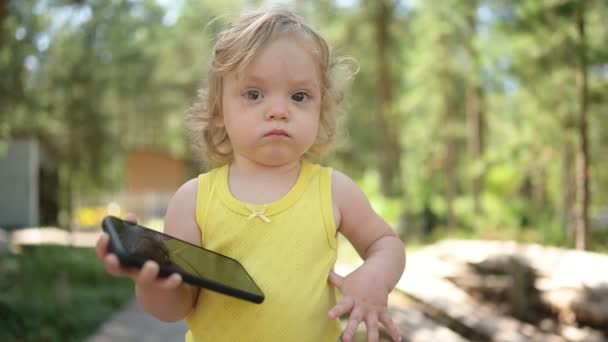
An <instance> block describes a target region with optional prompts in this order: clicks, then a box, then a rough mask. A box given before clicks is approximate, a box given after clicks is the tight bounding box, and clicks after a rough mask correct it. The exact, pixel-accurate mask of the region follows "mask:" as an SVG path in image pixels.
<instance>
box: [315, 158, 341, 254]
mask: <svg viewBox="0 0 608 342" xmlns="http://www.w3.org/2000/svg"><path fill="white" fill-rule="evenodd" d="M332 173H333V169H332V168H330V167H322V168H321V173H320V177H321V178H320V179H319V183H320V190H321V210H322V214H323V221H325V230H326V231H327V241H328V242H329V245H330V246H331V248H333V249H336V248H337V247H338V243H337V240H336V220H335V218H334V206H333V201H332V193H331V176H332Z"/></svg>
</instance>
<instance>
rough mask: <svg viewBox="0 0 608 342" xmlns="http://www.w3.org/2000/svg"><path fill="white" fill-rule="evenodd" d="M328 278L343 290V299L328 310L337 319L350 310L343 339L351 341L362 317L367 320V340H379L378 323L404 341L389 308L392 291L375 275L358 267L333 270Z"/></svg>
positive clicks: (331, 317)
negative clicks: (342, 273) (344, 272)
mask: <svg viewBox="0 0 608 342" xmlns="http://www.w3.org/2000/svg"><path fill="white" fill-rule="evenodd" d="M328 280H329V282H330V284H332V285H334V286H335V287H337V288H338V289H340V291H341V292H342V294H343V297H342V300H341V301H340V302H339V303H338V304H336V306H334V307H333V308H332V309H331V310H329V313H328V315H329V318H330V319H336V318H338V317H340V316H341V315H343V314H346V313H350V315H349V316H350V318H349V320H348V324H347V325H346V329H344V334H343V336H342V341H345V342H349V341H351V339H352V338H353V336H354V334H355V332H356V331H357V327H358V326H359V324H360V323H361V321H365V325H366V327H367V339H368V341H373V342H377V341H378V339H379V333H378V328H379V323H382V325H384V327H386V328H387V329H388V331H389V333H390V335H391V337H392V339H393V341H401V335H400V333H399V329H397V327H396V326H395V324H394V323H393V320H392V318H391V316H390V314H389V312H388V308H387V301H388V293H389V291H388V290H387V289H386V288H385V287H383V286H382V285H380V284H378V282H376V281H374V277H373V275H370V274H366V272H365V271H364V270H362V269H358V270H356V271H354V272H352V273H351V274H349V275H348V276H346V277H341V276H339V275H338V274H336V273H334V272H333V271H332V272H331V273H330V274H329V278H328Z"/></svg>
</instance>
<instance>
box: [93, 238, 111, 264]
mask: <svg viewBox="0 0 608 342" xmlns="http://www.w3.org/2000/svg"><path fill="white" fill-rule="evenodd" d="M109 238H110V237H109V236H108V234H106V233H101V235H100V236H99V239H97V243H96V244H95V253H96V254H97V259H99V260H100V261H103V259H104V257H105V256H106V254H107V253H108V241H109Z"/></svg>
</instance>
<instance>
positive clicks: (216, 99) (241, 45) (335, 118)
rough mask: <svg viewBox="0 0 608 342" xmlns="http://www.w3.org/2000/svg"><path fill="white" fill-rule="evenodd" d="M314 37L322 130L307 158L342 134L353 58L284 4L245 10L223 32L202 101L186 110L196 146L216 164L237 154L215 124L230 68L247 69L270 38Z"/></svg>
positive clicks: (200, 96)
mask: <svg viewBox="0 0 608 342" xmlns="http://www.w3.org/2000/svg"><path fill="white" fill-rule="evenodd" d="M282 35H290V36H294V37H295V38H303V39H309V40H310V41H311V42H312V43H313V46H315V49H314V51H313V52H314V53H313V54H314V56H315V57H316V58H317V60H318V66H319V73H320V80H321V93H322V96H321V113H320V114H321V115H320V122H319V131H318V133H317V137H316V140H315V142H314V143H313V145H312V146H311V147H310V148H309V150H308V151H307V152H306V155H305V157H308V158H320V157H322V156H323V155H325V154H326V153H327V152H329V150H330V149H331V147H332V146H333V145H334V142H335V141H336V139H337V138H338V137H339V136H340V135H341V134H342V133H343V131H342V127H341V125H340V124H339V122H340V120H339V118H340V117H341V116H342V114H343V112H344V106H341V105H340V104H341V103H342V102H343V101H342V99H343V97H344V95H343V94H344V93H343V91H342V90H343V88H345V86H346V84H347V82H344V81H348V80H350V79H351V78H352V76H353V75H354V74H355V73H356V71H355V70H353V69H352V65H353V64H350V63H348V61H352V59H350V58H338V59H333V57H332V56H331V51H330V48H329V46H328V44H327V42H326V41H325V39H324V38H323V37H322V36H321V35H320V34H319V33H317V32H316V31H315V30H314V29H313V28H312V27H310V26H309V25H307V24H306V23H305V22H304V20H303V19H302V17H300V16H299V15H297V14H296V13H295V12H293V11H291V10H289V9H286V8H284V7H276V6H275V7H272V8H269V9H261V10H257V11H254V12H250V13H246V14H244V15H241V16H240V17H239V18H237V19H236V20H234V21H233V22H231V23H229V24H228V25H227V26H226V27H225V28H224V29H223V30H222V31H221V32H220V33H219V35H218V38H217V41H216V43H215V46H214V48H213V52H212V55H211V61H210V63H209V68H208V75H207V87H203V88H201V89H199V91H198V96H197V102H196V103H195V104H194V105H193V106H192V108H190V109H189V110H188V112H187V115H186V123H187V128H188V130H189V133H190V136H191V139H192V141H193V143H194V146H195V147H196V148H197V150H199V151H200V152H202V153H201V155H202V156H204V157H206V161H207V162H208V163H209V164H211V165H222V164H225V163H229V162H231V161H232V158H233V153H232V152H233V151H232V146H231V144H230V137H229V136H228V134H227V133H226V130H225V128H224V127H218V125H216V123H217V120H218V119H219V118H220V117H221V113H222V84H223V80H224V78H225V77H226V75H227V74H228V73H230V72H233V71H237V72H240V71H242V70H244V69H245V68H246V67H247V66H248V65H249V63H251V61H252V60H253V59H254V57H255V56H256V54H257V53H258V52H259V51H260V50H261V49H262V48H263V47H264V46H265V44H266V43H268V42H269V41H272V40H273V39H275V38H277V37H279V36H282Z"/></svg>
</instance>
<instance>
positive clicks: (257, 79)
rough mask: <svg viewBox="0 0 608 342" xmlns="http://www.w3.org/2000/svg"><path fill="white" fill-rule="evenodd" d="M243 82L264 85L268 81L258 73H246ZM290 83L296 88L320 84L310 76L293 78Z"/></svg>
mask: <svg viewBox="0 0 608 342" xmlns="http://www.w3.org/2000/svg"><path fill="white" fill-rule="evenodd" d="M241 82H242V83H249V82H251V83H256V84H262V85H264V84H265V83H266V81H265V78H264V77H262V76H258V75H244V77H243V78H242V80H241ZM290 84H291V85H292V86H294V87H295V88H300V87H302V88H314V87H315V86H318V82H315V80H313V79H310V78H305V79H300V80H292V81H290Z"/></svg>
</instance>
